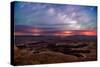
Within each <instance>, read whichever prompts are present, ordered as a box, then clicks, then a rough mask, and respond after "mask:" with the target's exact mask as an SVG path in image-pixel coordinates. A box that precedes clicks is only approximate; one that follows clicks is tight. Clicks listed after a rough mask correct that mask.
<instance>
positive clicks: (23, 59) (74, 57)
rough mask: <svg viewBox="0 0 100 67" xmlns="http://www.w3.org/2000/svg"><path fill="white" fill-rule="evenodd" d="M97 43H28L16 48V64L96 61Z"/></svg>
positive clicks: (18, 45) (17, 45)
mask: <svg viewBox="0 0 100 67" xmlns="http://www.w3.org/2000/svg"><path fill="white" fill-rule="evenodd" d="M96 59H97V57H96V43H95V42H73V43H72V42H69V43H68V42H44V41H39V42H26V43H22V44H16V45H15V46H14V64H15V65H27V64H28V65H29V64H48V63H63V62H74V61H92V60H96Z"/></svg>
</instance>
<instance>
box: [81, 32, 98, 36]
mask: <svg viewBox="0 0 100 67" xmlns="http://www.w3.org/2000/svg"><path fill="white" fill-rule="evenodd" d="M80 34H81V35H88V36H89V35H90V36H91V35H97V32H95V31H83V32H80Z"/></svg>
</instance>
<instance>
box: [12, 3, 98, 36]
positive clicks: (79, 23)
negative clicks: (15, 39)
mask: <svg viewBox="0 0 100 67" xmlns="http://www.w3.org/2000/svg"><path fill="white" fill-rule="evenodd" d="M14 9H15V10H14V11H15V12H14V14H15V16H14V22H15V34H16V35H81V34H82V35H84V34H85V33H86V34H87V35H89V34H90V35H96V29H97V26H96V25H97V7H96V6H82V5H67V4H49V3H30V2H15V8H14ZM83 33H84V34H83Z"/></svg>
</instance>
